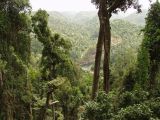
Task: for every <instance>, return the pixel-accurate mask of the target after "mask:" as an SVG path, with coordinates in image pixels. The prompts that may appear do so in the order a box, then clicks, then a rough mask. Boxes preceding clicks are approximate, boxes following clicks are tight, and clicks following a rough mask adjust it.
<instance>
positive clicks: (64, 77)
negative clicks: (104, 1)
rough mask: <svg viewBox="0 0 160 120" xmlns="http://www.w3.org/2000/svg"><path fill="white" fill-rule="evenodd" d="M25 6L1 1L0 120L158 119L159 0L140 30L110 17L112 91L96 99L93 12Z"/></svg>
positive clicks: (24, 0)
mask: <svg viewBox="0 0 160 120" xmlns="http://www.w3.org/2000/svg"><path fill="white" fill-rule="evenodd" d="M30 13H31V8H30V6H29V1H28V0H22V1H21V0H2V1H0V120H51V119H56V120H158V119H160V98H159V97H160V89H159V87H160V68H159V65H160V64H159V63H160V55H159V53H160V22H159V21H160V15H159V13H160V3H158V2H156V3H155V4H153V5H152V6H151V9H150V10H149V13H148V17H147V18H146V26H145V28H144V29H143V31H142V32H143V34H142V32H141V31H140V30H141V29H142V27H140V26H137V25H135V24H131V23H129V22H126V21H124V20H120V19H116V20H112V22H111V27H112V47H111V61H110V65H111V68H110V72H111V76H110V78H111V91H110V92H109V93H108V94H105V93H104V92H101V91H99V94H98V96H97V97H96V99H95V100H94V101H91V99H90V96H91V86H92V74H93V71H92V70H93V62H94V57H95V40H96V39H97V37H98V29H99V27H98V26H99V23H98V19H97V17H95V12H80V13H78V14H75V13H73V14H72V13H67V12H66V13H65V12H64V13H58V12H49V13H47V12H46V11H45V10H38V11H37V12H34V13H33V14H32V15H31V14H30ZM141 42H142V43H141ZM140 44H141V45H140ZM100 77H101V76H100ZM101 79H102V77H101ZM99 87H100V90H101V89H102V88H103V87H102V81H100V86H99Z"/></svg>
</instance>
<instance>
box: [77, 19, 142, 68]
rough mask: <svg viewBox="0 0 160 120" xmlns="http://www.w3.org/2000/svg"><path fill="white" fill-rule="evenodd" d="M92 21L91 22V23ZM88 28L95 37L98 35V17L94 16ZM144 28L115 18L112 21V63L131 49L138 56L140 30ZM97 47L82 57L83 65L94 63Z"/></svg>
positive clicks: (140, 38)
mask: <svg viewBox="0 0 160 120" xmlns="http://www.w3.org/2000/svg"><path fill="white" fill-rule="evenodd" d="M89 23H90V24H89ZM86 27H87V29H88V30H89V29H90V34H92V35H94V37H95V39H97V37H98V28H99V23H98V19H97V18H94V19H92V20H91V21H90V22H88V26H86ZM141 29H142V28H141V27H139V26H136V25H135V24H131V23H129V22H126V21H123V20H118V19H117V20H113V21H112V22H111V30H112V48H111V63H114V62H115V60H116V59H117V57H116V56H118V55H119V54H125V52H126V51H128V50H130V51H132V52H133V53H134V55H135V56H136V53H137V50H138V47H139V45H140V43H141V41H142V35H140V30H141ZM95 48H96V46H95V45H93V46H92V47H91V48H90V49H89V50H88V51H87V52H86V54H85V56H84V57H83V58H82V59H81V62H80V63H81V65H82V66H84V67H87V66H88V67H89V66H90V65H93V63H94V56H95Z"/></svg>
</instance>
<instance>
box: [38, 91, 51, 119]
mask: <svg viewBox="0 0 160 120" xmlns="http://www.w3.org/2000/svg"><path fill="white" fill-rule="evenodd" d="M51 95H52V91H50V90H49V91H48V92H47V99H46V104H45V106H43V107H42V108H41V110H40V115H39V117H38V120H46V111H47V108H48V107H49V100H50V98H51Z"/></svg>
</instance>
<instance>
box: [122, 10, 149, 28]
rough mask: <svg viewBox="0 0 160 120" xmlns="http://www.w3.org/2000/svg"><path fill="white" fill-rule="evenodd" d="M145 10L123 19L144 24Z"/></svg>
mask: <svg viewBox="0 0 160 120" xmlns="http://www.w3.org/2000/svg"><path fill="white" fill-rule="evenodd" d="M147 12H148V11H147V10H142V13H136V12H135V13H133V14H130V15H128V16H127V17H125V18H124V20H126V21H129V22H131V23H134V24H136V25H142V26H144V25H145V17H146V14H147Z"/></svg>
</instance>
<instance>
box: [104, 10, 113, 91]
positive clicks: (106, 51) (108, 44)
mask: <svg viewBox="0 0 160 120" xmlns="http://www.w3.org/2000/svg"><path fill="white" fill-rule="evenodd" d="M103 15H105V16H104V18H105V19H104V21H105V22H104V61H103V75H104V88H103V89H104V91H105V92H106V93H108V92H109V86H110V85H109V76H110V69H109V61H110V47H111V30H110V21H109V19H110V15H109V13H108V12H105V13H103Z"/></svg>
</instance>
